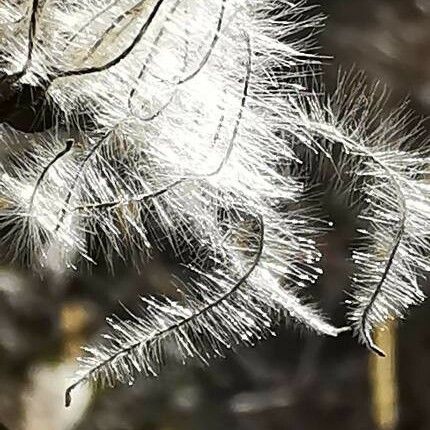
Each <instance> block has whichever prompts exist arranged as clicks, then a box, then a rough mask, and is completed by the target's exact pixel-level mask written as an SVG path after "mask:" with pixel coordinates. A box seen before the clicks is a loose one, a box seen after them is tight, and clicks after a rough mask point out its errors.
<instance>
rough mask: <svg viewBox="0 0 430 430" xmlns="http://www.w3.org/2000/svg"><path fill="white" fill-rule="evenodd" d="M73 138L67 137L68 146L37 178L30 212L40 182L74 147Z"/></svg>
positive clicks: (30, 209) (30, 208)
mask: <svg viewBox="0 0 430 430" xmlns="http://www.w3.org/2000/svg"><path fill="white" fill-rule="evenodd" d="M73 143H74V141H73V139H67V140H66V147H65V148H64V149H63V150H62V151H61V152H59V153H58V154H57V155H56V156H55V157H54V158H53V159H52V160H51V161H50V162H49V163H48V164H47V166H46V167H45V168H44V169H43V171H42V173H41V175H40V176H39V178H38V179H37V182H36V185H35V186H34V189H33V193H32V194H31V197H30V203H29V212H30V213H31V211H32V209H33V205H34V199H35V197H36V194H37V190H38V189H39V187H40V184H41V183H42V181H43V180H44V178H45V176H46V175H47V173H48V171H49V169H50V168H51V167H52V166H53V165H54V164H55V163H56V162H57V161H58V160H60V159H61V158H62V157H63V156H64V155H66V154H67V153H68V152H69V151H70V150H71V149H72V147H73Z"/></svg>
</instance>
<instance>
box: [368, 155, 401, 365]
mask: <svg viewBox="0 0 430 430" xmlns="http://www.w3.org/2000/svg"><path fill="white" fill-rule="evenodd" d="M372 160H373V161H375V162H376V164H378V165H379V166H380V167H381V168H382V169H384V170H385V171H386V172H387V174H388V177H389V178H390V179H391V181H392V184H393V185H394V187H395V189H396V194H397V199H398V204H399V212H400V221H399V225H398V230H397V232H396V235H395V238H394V243H393V246H392V248H391V251H390V255H389V257H388V260H387V263H386V265H385V269H384V272H383V274H382V277H381V279H380V281H379V283H378V285H377V286H376V288H375V291H374V292H373V294H372V296H371V298H370V300H369V303H368V304H367V305H366V307H365V308H364V311H363V316H362V318H361V324H360V328H361V332H362V335H363V337H364V341H365V343H366V346H367V347H368V348H369V349H371V350H372V351H373V352H375V353H376V354H378V355H380V356H381V357H385V353H384V351H382V350H381V349H380V348H378V346H377V345H376V344H375V342H374V340H373V338H372V336H371V334H370V330H368V321H367V320H368V317H369V315H370V312H371V311H372V308H373V306H374V304H375V302H376V300H377V298H378V296H379V294H380V293H381V291H382V289H383V287H384V284H385V282H386V280H387V277H388V275H389V273H390V270H391V268H392V266H393V263H394V259H395V257H396V255H397V251H398V249H399V246H400V244H401V242H402V239H403V235H404V233H405V226H406V218H407V207H406V199H405V196H404V194H403V190H402V187H401V185H400V183H399V181H398V179H397V178H396V177H395V175H394V174H393V173H392V172H391V170H390V169H389V168H387V167H386V166H385V165H384V164H383V163H382V162H380V161H378V160H377V159H375V157H374V156H372Z"/></svg>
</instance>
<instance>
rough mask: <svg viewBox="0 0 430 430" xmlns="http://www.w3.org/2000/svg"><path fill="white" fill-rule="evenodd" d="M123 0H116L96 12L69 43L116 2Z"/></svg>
mask: <svg viewBox="0 0 430 430" xmlns="http://www.w3.org/2000/svg"><path fill="white" fill-rule="evenodd" d="M120 1H121V0H114V1H113V2H112V3H110V4H109V5H107V6H106V7H105V8H103V9H102V10H101V11H99V12H98V13H96V14H95V15H93V16H92V17H91V19H89V20H88V21H87V22H86V23H85V24H84V25H82V26H81V27H80V28H79V29H78V30H77V31H76V32H75V33H74V34H73V36H72V37H71V38H70V39H69V40H68V42H69V43H71V42H73V41H74V40H75V39H76V38H77V37H78V36H79V35H80V34H81V33H82V32H83V31H84V30H85V29H86V28H87V27H88V26H89V25H90V24H91V23H93V22H94V21H96V20H97V19H98V18H100V17H101V16H102V15H103V14H104V13H106V12H107V11H108V10H109V9H110V8H112V7H114V6H115V5H116V4H118V3H119V2H120Z"/></svg>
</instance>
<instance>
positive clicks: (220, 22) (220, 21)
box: [151, 0, 227, 85]
mask: <svg viewBox="0 0 430 430" xmlns="http://www.w3.org/2000/svg"><path fill="white" fill-rule="evenodd" d="M226 5H227V0H222V4H221V9H220V13H219V16H218V22H217V28H216V30H215V32H214V35H213V38H212V40H211V43H210V45H209V47H208V50H207V51H206V54H205V55H204V57H203V59H202V60H201V61H200V63H199V65H198V66H197V67H196V69H195V70H194V71H193V72H191V73H190V74H188V75H187V76H185V77H183V78H181V79H179V80H177V81H168V80H166V79H163V78H160V77H159V76H156V75H154V74H153V73H151V74H152V76H154V77H155V78H157V79H159V80H160V81H162V82H164V83H167V84H170V85H182V84H185V83H187V82H189V81H191V80H192V79H194V78H195V77H196V76H197V75H198V74H199V73H200V72H201V71H202V70H203V69H204V67H205V66H206V64H207V63H208V61H209V60H210V58H211V56H212V54H213V52H214V51H215V48H216V45H217V43H218V41H219V38H220V35H221V30H222V26H223V22H224V18H225V11H226Z"/></svg>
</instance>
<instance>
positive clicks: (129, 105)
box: [128, 0, 188, 122]
mask: <svg viewBox="0 0 430 430" xmlns="http://www.w3.org/2000/svg"><path fill="white" fill-rule="evenodd" d="M178 6H179V0H177V1H176V2H175V3H174V4H173V6H172V7H171V9H170V11H169V15H170V16H171V15H172V14H174V13H175V12H176V9H177V8H178ZM167 20H170V17H168V18H167ZM165 32H166V27H165V25H163V27H162V28H161V29H160V31H159V32H158V34H157V36H156V37H155V39H154V46H153V47H152V49H151V51H150V53H149V55H148V57H147V58H146V59H145V61H144V63H143V65H142V68H141V70H140V72H139V76H138V78H137V80H138V81H140V80H141V79H142V77H143V75H144V74H145V71H146V69H147V67H148V64H149V62H150V61H151V60H152V58H153V56H154V52H155V49H156V47H157V45H158V43H159V42H160V40H161V38H162V37H163V36H164V33H165ZM185 57H186V58H185V61H184V67H185V65H186V62H187V57H188V52H187V53H186V56H185ZM136 92H137V87H133V88H132V90H131V91H130V94H129V96H128V108H129V109H130V112H132V113H133V110H134V109H133V105H132V101H133V98H134V96H135V94H136ZM172 99H173V96H172V97H171V98H170V100H169V101H168V103H166V105H165V106H163V107H162V108H161V109H159V111H157V112H156V113H155V114H153V115H151V116H149V117H147V118H141V119H142V121H146V122H148V121H152V120H154V119H155V118H156V117H157V116H159V115H160V114H161V112H162V111H163V110H164V109H165V108H166V107H167V106H168V105H169V104H170V103H171V101H172Z"/></svg>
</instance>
